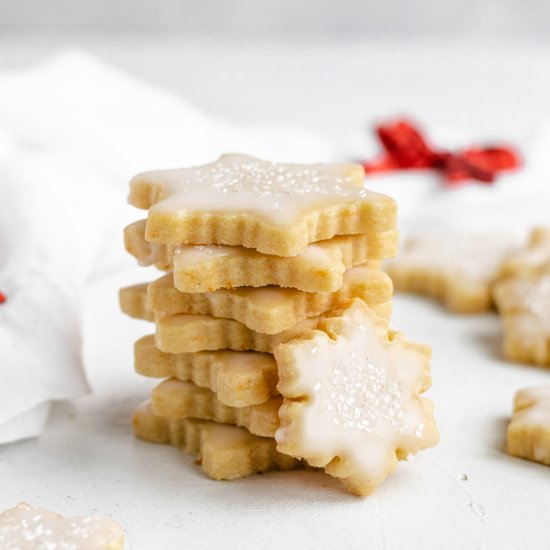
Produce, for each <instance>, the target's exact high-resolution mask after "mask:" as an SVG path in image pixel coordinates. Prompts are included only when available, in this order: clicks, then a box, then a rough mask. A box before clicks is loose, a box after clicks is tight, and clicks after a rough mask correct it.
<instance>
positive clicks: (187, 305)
mask: <svg viewBox="0 0 550 550" xmlns="http://www.w3.org/2000/svg"><path fill="white" fill-rule="evenodd" d="M144 288H145V287H143V285H138V286H137V288H136V287H130V288H127V289H122V290H121V301H124V300H129V301H130V302H132V301H133V300H136V304H137V305H136V307H139V308H141V307H142V303H141V300H138V298H137V296H136V295H137V294H138V292H140V291H143V290H144ZM392 291H393V287H392V282H391V279H390V278H389V277H388V275H387V274H386V273H384V272H382V271H379V270H375V269H369V268H367V267H362V266H360V267H354V268H351V269H349V270H348V271H346V273H345V274H344V285H343V286H342V288H340V289H339V290H337V291H336V292H303V291H301V290H295V289H290V288H280V287H264V288H250V287H242V288H236V289H233V290H226V289H220V290H217V291H216V292H206V293H202V294H188V293H182V292H180V291H179V290H176V289H175V288H174V286H173V282H172V275H171V274H168V275H165V276H164V277H161V278H160V279H157V280H156V281H153V282H152V283H150V284H149V286H148V287H147V294H148V296H147V301H146V302H145V303H146V305H147V308H148V309H150V310H152V311H154V312H155V313H162V314H177V313H190V314H196V315H212V316H213V317H222V318H226V319H234V320H236V321H239V322H240V323H243V324H244V325H246V326H247V327H248V328H250V329H251V330H255V331H256V332H262V333H264V334H276V333H277V332H282V331H283V330H286V329H289V328H291V327H292V326H294V325H295V324H296V323H299V322H300V321H303V320H304V319H306V318H308V317H316V316H317V315H320V314H321V313H323V312H325V311H328V310H329V309H333V308H335V307H338V305H339V304H340V303H342V302H344V301H346V300H349V299H351V298H361V299H362V300H363V301H365V302H366V303H367V304H368V305H369V306H376V305H379V304H382V303H385V302H388V301H389V300H391V297H392ZM122 308H123V310H124V309H127V310H129V311H132V309H133V308H132V305H131V303H130V305H129V306H124V305H123V306H122Z"/></svg>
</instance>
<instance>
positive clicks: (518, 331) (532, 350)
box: [493, 269, 550, 366]
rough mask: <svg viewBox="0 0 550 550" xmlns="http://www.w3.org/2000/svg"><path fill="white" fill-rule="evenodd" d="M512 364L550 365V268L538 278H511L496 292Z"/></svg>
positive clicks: (497, 287) (505, 343)
mask: <svg viewBox="0 0 550 550" xmlns="http://www.w3.org/2000/svg"><path fill="white" fill-rule="evenodd" d="M493 294H494V298H495V303H496V305H497V308H498V311H499V313H500V315H501V318H502V324H503V327H504V353H505V355H506V357H508V358H509V359H511V360H512V361H524V362H527V363H535V364H538V365H544V366H550V269H549V270H548V272H546V273H543V274H542V275H540V276H539V277H535V278H521V277H517V278H511V279H506V280H504V281H501V282H499V283H498V284H497V285H495V288H494V290H493Z"/></svg>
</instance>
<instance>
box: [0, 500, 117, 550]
mask: <svg viewBox="0 0 550 550" xmlns="http://www.w3.org/2000/svg"><path fill="white" fill-rule="evenodd" d="M123 546H124V532H123V531H122V528H121V527H120V525H118V523H116V522H115V521H113V520H112V519H108V518H98V517H91V516H82V517H71V518H64V517H62V516H60V515H59V514H55V513H53V512H49V511H47V510H43V509H42V508H34V507H32V506H29V505H28V504H26V503H24V502H22V503H20V504H18V505H17V506H16V507H15V508H12V509H10V510H6V511H5V512H2V513H1V514H0V548H2V550H42V549H43V550H48V549H51V550H56V549H60V550H61V549H67V550H69V549H70V550H122V548H123Z"/></svg>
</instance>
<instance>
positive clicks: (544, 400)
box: [507, 385, 550, 465]
mask: <svg viewBox="0 0 550 550" xmlns="http://www.w3.org/2000/svg"><path fill="white" fill-rule="evenodd" d="M507 442H508V452H509V453H510V454H511V455H514V456H519V457H521V458H527V459H528V460H534V461H535V462H542V463H543V464H548V465H550V385H547V386H538V387H533V388H526V389H523V390H520V391H518V392H517V393H516V396H515V399H514V415H513V417H512V421H511V422H510V424H509V426H508V432H507Z"/></svg>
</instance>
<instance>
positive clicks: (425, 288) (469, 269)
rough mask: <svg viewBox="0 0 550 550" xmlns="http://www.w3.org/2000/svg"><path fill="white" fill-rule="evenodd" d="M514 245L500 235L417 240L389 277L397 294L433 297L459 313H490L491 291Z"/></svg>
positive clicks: (390, 267) (405, 249)
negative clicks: (402, 292) (404, 293)
mask: <svg viewBox="0 0 550 550" xmlns="http://www.w3.org/2000/svg"><path fill="white" fill-rule="evenodd" d="M514 244H515V240H514V238H512V237H510V236H508V235H503V234H501V233H494V234H489V233H486V234H467V233H456V234H452V233H447V234H442V233H430V234H424V235H418V236H416V237H412V238H410V239H408V240H407V241H406V242H405V244H404V246H403V247H402V250H401V252H400V254H399V256H398V257H397V259H395V260H392V261H390V262H388V263H387V264H386V271H387V272H388V274H389V276H390V277H391V279H392V281H393V284H394V288H395V290H396V291H404V292H415V293H419V294H425V295H427V296H431V297H433V298H436V299H438V300H439V301H441V302H442V303H443V304H444V305H445V306H446V307H447V308H448V309H450V310H451V311H454V312H456V313H477V312H481V311H486V310H489V309H491V307H492V305H493V302H492V297H491V286H492V285H493V283H495V282H496V281H497V280H498V278H499V277H500V274H501V264H502V262H503V260H504V258H505V257H506V255H507V254H508V253H509V252H510V251H511V250H512V249H513V247H514Z"/></svg>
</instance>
